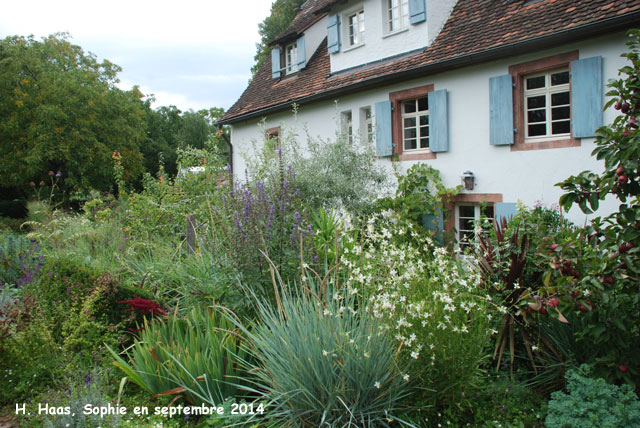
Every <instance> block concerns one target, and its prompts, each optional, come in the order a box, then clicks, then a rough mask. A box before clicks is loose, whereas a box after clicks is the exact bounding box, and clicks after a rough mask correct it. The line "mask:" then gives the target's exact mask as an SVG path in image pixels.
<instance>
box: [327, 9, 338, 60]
mask: <svg viewBox="0 0 640 428" xmlns="http://www.w3.org/2000/svg"><path fill="white" fill-rule="evenodd" d="M327 48H328V49H329V53H336V52H340V16H339V15H331V16H329V17H327Z"/></svg>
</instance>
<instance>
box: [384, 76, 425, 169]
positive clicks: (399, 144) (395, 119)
mask: <svg viewBox="0 0 640 428" xmlns="http://www.w3.org/2000/svg"><path fill="white" fill-rule="evenodd" d="M429 92H433V85H425V86H418V87H416V88H411V89H405V90H402V91H396V92H391V93H390V94H389V100H390V101H391V108H392V109H393V110H392V111H393V113H392V120H391V128H392V131H391V132H392V134H391V135H392V136H393V154H394V157H395V158H396V159H397V160H400V161H408V160H428V159H435V158H436V154H435V153H432V152H421V153H413V152H409V153H403V148H404V147H403V139H402V102H403V101H407V100H411V99H415V98H422V97H426V96H427V95H429Z"/></svg>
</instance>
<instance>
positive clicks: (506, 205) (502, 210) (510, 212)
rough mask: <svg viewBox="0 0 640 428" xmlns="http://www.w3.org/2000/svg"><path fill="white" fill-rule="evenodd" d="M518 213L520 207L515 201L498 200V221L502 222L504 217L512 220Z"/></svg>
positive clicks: (496, 213)
mask: <svg viewBox="0 0 640 428" xmlns="http://www.w3.org/2000/svg"><path fill="white" fill-rule="evenodd" d="M516 214H518V207H517V206H516V203H515V202H498V203H496V212H495V215H496V222H497V223H498V224H500V223H501V222H502V219H503V218H506V219H507V221H509V220H511V217H513V216H514V215H516Z"/></svg>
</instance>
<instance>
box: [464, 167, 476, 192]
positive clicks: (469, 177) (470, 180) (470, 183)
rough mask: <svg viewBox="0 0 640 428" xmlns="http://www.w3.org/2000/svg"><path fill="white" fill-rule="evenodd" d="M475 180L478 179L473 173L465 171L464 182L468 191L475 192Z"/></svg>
mask: <svg viewBox="0 0 640 428" xmlns="http://www.w3.org/2000/svg"><path fill="white" fill-rule="evenodd" d="M475 179H476V178H475V177H474V175H473V172H471V171H465V172H463V173H462V181H463V182H464V188H465V189H466V190H473V187H474V186H475Z"/></svg>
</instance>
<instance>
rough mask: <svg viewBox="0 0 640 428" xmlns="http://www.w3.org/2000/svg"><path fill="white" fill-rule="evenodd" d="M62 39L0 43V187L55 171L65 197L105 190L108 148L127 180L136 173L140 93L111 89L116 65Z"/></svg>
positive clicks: (141, 113) (140, 137)
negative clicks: (119, 160) (115, 154)
mask: <svg viewBox="0 0 640 428" xmlns="http://www.w3.org/2000/svg"><path fill="white" fill-rule="evenodd" d="M68 38H69V36H68V35H67V34H62V33H59V34H54V35H51V36H49V37H46V38H43V39H42V40H41V41H36V40H35V39H34V38H33V36H30V37H29V38H24V37H20V36H12V37H7V38H6V39H4V40H1V41H0V171H1V174H0V186H3V187H7V188H24V189H26V188H27V185H28V183H29V182H31V181H33V182H39V181H40V180H42V178H44V177H45V176H46V174H47V171H61V172H62V177H63V180H62V182H61V183H60V185H61V187H62V189H63V190H64V191H65V193H67V194H69V193H70V192H71V191H75V190H79V191H87V190H89V189H98V190H108V189H109V188H110V187H111V184H112V174H113V173H112V162H111V156H112V153H113V152H114V151H115V150H117V151H118V152H120V153H121V154H122V156H123V165H124V167H125V171H126V176H125V179H126V180H133V179H134V178H135V177H136V176H138V175H139V174H140V173H141V172H142V155H141V154H140V151H139V146H140V144H141V143H142V142H143V139H144V134H145V123H144V109H143V103H142V101H141V98H142V94H141V93H140V91H139V90H138V89H137V88H135V87H134V88H133V89H131V90H129V91H123V90H121V89H119V88H117V87H116V83H117V82H118V79H117V74H118V72H119V71H121V69H120V67H118V66H117V65H115V64H113V63H111V62H109V61H107V60H104V61H102V62H98V61H97V59H96V57H95V56H94V55H93V54H91V53H85V52H84V51H83V50H82V48H81V47H79V46H76V45H73V44H71V43H70V42H69V40H68Z"/></svg>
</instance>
